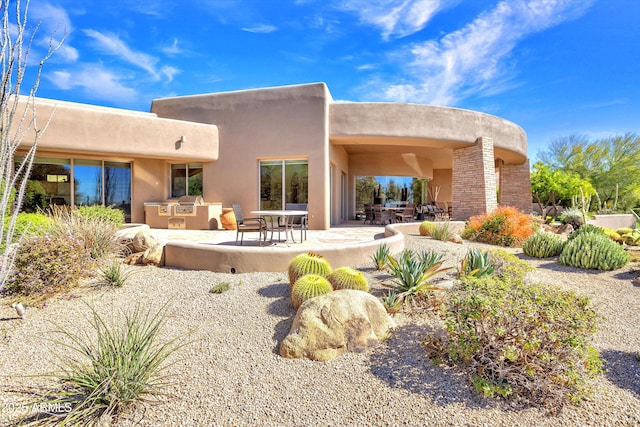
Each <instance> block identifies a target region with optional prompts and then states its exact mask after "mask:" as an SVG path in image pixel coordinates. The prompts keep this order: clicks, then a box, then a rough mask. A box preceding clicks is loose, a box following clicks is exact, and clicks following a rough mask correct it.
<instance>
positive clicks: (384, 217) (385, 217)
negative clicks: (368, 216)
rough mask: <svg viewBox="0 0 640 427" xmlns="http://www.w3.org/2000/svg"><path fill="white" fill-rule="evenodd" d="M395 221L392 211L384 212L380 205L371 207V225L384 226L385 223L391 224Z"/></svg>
mask: <svg viewBox="0 0 640 427" xmlns="http://www.w3.org/2000/svg"><path fill="white" fill-rule="evenodd" d="M394 220H395V214H394V212H393V211H392V210H386V209H384V208H383V207H382V205H373V223H374V224H376V223H377V224H380V225H384V224H385V223H386V222H387V221H389V224H391V223H392V222H393V221H394Z"/></svg>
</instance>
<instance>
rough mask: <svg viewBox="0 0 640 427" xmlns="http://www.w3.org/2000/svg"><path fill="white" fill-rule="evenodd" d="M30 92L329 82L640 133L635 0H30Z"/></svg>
mask: <svg viewBox="0 0 640 427" xmlns="http://www.w3.org/2000/svg"><path fill="white" fill-rule="evenodd" d="M30 14H31V19H32V22H36V21H37V20H42V26H41V27H40V30H39V33H38V34H39V37H40V38H38V39H37V40H36V41H35V45H34V48H33V49H32V52H31V55H32V58H39V57H38V54H40V55H41V54H42V52H43V50H42V49H44V48H45V47H46V45H47V44H48V38H49V36H50V34H53V33H54V32H55V35H54V37H56V38H58V37H60V35H61V34H62V33H66V38H65V41H64V44H63V45H62V47H61V48H60V49H59V51H58V52H56V54H55V55H54V57H53V58H52V59H51V60H50V61H49V62H48V63H47V64H46V66H45V70H44V75H43V78H42V82H41V85H40V88H39V91H38V96H41V97H45V98H53V99H61V100H66V101H76V102H83V103H89V104H96V105H104V106H111V107H119V108H127V109H134V110H140V111H149V108H150V106H151V101H152V100H153V99H155V98H162V97H169V96H178V95H192V94H199V93H210V92H220V91H230V90H240V89H248V88H258V87H270V86H280V85H288V84H299V83H310V82H320V81H322V82H326V83H327V84H328V86H329V90H330V91H331V93H332V95H333V97H334V99H335V100H337V101H340V100H346V101H398V102H415V103H426V104H436V105H446V106H452V107H458V108H465V109H471V110H477V111H482V112H485V113H489V114H494V115H497V116H500V117H504V118H506V119H508V120H511V121H513V122H515V123H517V124H518V125H520V126H522V127H523V128H524V130H525V131H526V132H527V135H528V138H529V154H530V156H531V157H532V158H535V155H536V153H537V152H538V151H539V150H540V149H541V148H544V147H545V146H546V145H547V143H548V142H549V141H551V140H553V139H555V138H558V137H562V136H567V135H570V134H582V135H587V136H589V137H592V138H599V137H607V136H614V135H619V134H623V133H626V132H636V133H640V78H639V76H640V1H639V0H501V1H492V0H389V1H383V0H291V1H287V0H184V1H181V2H177V1H165V0H158V1H153V0H147V1H144V2H137V1H131V0H111V1H109V2H105V1H97V0H83V1H78V0H57V1H49V0H31V8H30Z"/></svg>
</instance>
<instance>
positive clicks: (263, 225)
mask: <svg viewBox="0 0 640 427" xmlns="http://www.w3.org/2000/svg"><path fill="white" fill-rule="evenodd" d="M231 207H232V208H233V214H234V215H235V217H236V223H237V225H238V226H237V232H236V245H237V244H238V236H239V237H240V246H242V243H243V239H244V233H246V232H254V233H255V232H257V233H260V235H259V237H258V243H259V244H260V246H262V243H261V238H262V235H263V234H264V242H265V243H266V241H267V222H266V221H265V219H264V218H257V217H256V218H245V217H244V215H242V208H241V207H240V205H237V204H233V205H231Z"/></svg>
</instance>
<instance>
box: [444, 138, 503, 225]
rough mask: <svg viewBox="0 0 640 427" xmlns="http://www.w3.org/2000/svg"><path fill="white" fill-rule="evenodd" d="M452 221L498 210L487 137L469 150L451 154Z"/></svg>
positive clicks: (465, 149)
mask: <svg viewBox="0 0 640 427" xmlns="http://www.w3.org/2000/svg"><path fill="white" fill-rule="evenodd" d="M452 184H453V185H452V192H453V197H452V203H453V209H452V215H453V220H455V221H463V220H466V219H468V218H469V217H470V216H473V215H480V214H483V213H486V212H491V211H493V210H494V209H495V208H496V207H497V206H498V201H497V197H496V170H495V160H494V156H493V139H492V138H488V137H486V136H483V137H480V138H478V139H477V140H476V143H475V145H472V146H471V147H465V148H459V149H457V150H453V183H452Z"/></svg>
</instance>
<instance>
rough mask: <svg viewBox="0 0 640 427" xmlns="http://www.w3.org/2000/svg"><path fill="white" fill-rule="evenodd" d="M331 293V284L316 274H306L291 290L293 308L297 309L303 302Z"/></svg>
mask: <svg viewBox="0 0 640 427" xmlns="http://www.w3.org/2000/svg"><path fill="white" fill-rule="evenodd" d="M331 291H333V288H332V287H331V283H329V281H328V280H327V279H326V278H325V277H323V276H320V275H318V274H307V275H304V276H302V277H300V278H299V279H298V280H296V282H295V283H294V284H293V288H291V300H292V301H293V306H294V307H295V308H299V307H300V306H301V305H302V303H303V302H305V301H307V300H309V299H311V298H315V297H317V296H320V295H324V294H328V293H329V292H331Z"/></svg>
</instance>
